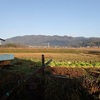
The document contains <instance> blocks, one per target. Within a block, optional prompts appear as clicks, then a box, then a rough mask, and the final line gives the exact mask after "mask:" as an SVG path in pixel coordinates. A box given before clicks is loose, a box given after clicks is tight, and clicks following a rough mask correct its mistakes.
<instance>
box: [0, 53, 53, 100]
mask: <svg viewBox="0 0 100 100" xmlns="http://www.w3.org/2000/svg"><path fill="white" fill-rule="evenodd" d="M51 61H52V59H50V60H49V61H48V62H47V63H45V57H44V55H42V66H41V67H40V68H39V69H37V70H36V71H34V72H33V73H32V74H31V75H30V76H29V77H28V78H27V79H23V80H22V81H21V82H19V81H18V83H17V85H16V86H15V87H14V88H12V89H11V90H9V91H8V92H7V93H5V94H4V95H3V96H1V97H0V100H8V99H9V97H11V96H13V93H15V92H16V91H17V90H18V89H19V88H20V87H21V86H22V84H23V83H26V82H28V81H29V80H30V79H31V78H33V76H35V75H36V74H38V73H42V76H43V77H44V69H45V67H47V66H48V64H49V63H50V62H51Z"/></svg>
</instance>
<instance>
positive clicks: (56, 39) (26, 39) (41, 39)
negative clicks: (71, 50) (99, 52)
mask: <svg viewBox="0 0 100 100" xmlns="http://www.w3.org/2000/svg"><path fill="white" fill-rule="evenodd" d="M8 43H11V44H12V43H16V44H23V45H28V46H66V47H87V46H97V47H100V38H95V37H91V38H85V37H71V36H57V35H55V36H46V35H25V36H16V37H12V38H8V39H6V41H5V42H3V44H8Z"/></svg>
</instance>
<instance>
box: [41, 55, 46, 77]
mask: <svg viewBox="0 0 100 100" xmlns="http://www.w3.org/2000/svg"><path fill="white" fill-rule="evenodd" d="M44 63H45V58H44V55H42V66H43V67H45V64H44ZM42 74H43V76H44V68H43V71H42Z"/></svg>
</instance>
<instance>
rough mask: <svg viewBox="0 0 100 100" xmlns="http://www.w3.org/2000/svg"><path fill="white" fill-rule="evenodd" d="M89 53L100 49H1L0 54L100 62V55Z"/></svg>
mask: <svg viewBox="0 0 100 100" xmlns="http://www.w3.org/2000/svg"><path fill="white" fill-rule="evenodd" d="M89 51H100V48H1V49H0V53H12V54H14V56H15V57H17V58H25V59H26V58H29V59H36V60H37V59H38V60H40V59H41V55H42V54H44V55H45V57H46V59H50V58H52V59H53V60H68V61H91V60H93V61H100V54H98V55H97V54H89V53H88V52H89Z"/></svg>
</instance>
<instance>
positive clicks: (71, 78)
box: [0, 48, 100, 100]
mask: <svg viewBox="0 0 100 100" xmlns="http://www.w3.org/2000/svg"><path fill="white" fill-rule="evenodd" d="M0 54H13V55H14V57H15V59H14V60H13V61H12V62H11V65H10V66H6V67H4V66H1V67H2V68H1V69H0V86H1V87H0V100H4V98H5V97H10V99H9V100H29V99H30V100H33V99H34V98H37V99H35V100H38V99H39V100H66V99H67V100H100V48H0ZM41 55H44V56H45V62H46V61H48V60H49V59H51V58H52V60H53V61H52V62H51V63H50V64H49V65H48V66H47V67H46V68H45V75H46V76H45V78H44V77H41V76H43V75H41V74H40V75H37V76H36V77H35V78H34V75H33V76H32V77H31V78H30V79H29V80H28V81H26V80H27V79H28V78H29V77H30V75H31V74H32V73H34V72H35V71H36V70H37V69H38V68H41V66H42V59H41ZM20 84H21V85H20ZM27 84H28V87H27ZM19 86H20V87H19ZM16 87H17V89H16ZM18 87H19V88H18ZM26 87H27V88H28V90H27V89H26ZM7 91H8V92H7ZM12 91H13V92H14V93H15V94H14V93H13V92H12ZM33 91H35V93H34V92H33ZM76 91H77V92H76ZM9 95H11V96H9ZM30 97H31V98H30ZM39 97H40V98H39ZM2 98H3V99H2ZM5 100H7V99H5Z"/></svg>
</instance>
